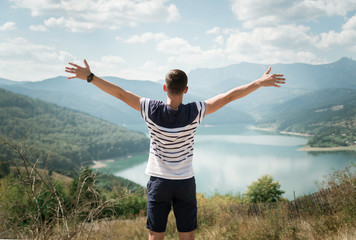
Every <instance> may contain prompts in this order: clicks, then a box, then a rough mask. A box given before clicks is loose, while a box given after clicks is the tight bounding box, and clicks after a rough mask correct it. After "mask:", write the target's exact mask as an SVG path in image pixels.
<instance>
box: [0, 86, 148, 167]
mask: <svg viewBox="0 0 356 240" xmlns="http://www.w3.org/2000/svg"><path fill="white" fill-rule="evenodd" d="M0 125H1V128H0V135H1V136H2V137H4V138H6V139H7V140H8V141H9V142H13V143H15V144H19V143H24V141H25V140H26V145H27V146H30V145H32V144H34V146H33V147H32V148H31V153H32V155H33V156H32V157H33V159H37V158H38V159H40V160H41V166H44V165H45V164H46V163H45V161H46V160H48V161H49V162H48V166H49V168H52V169H70V168H76V167H78V166H80V164H82V163H84V162H88V161H91V160H93V159H106V158H113V157H118V156H123V155H127V154H132V153H136V152H142V151H147V149H148V145H149V140H148V139H147V137H146V136H145V135H144V134H140V133H136V132H131V131H129V130H127V129H125V128H123V127H119V126H117V125H114V124H112V123H109V122H106V121H103V120H100V119H97V118H94V117H92V116H89V115H87V114H84V113H81V112H78V111H73V110H69V109H66V108H63V107H60V106H58V105H55V104H50V103H47V102H44V101H41V100H35V99H31V98H29V97H25V96H21V95H18V94H15V93H12V92H9V91H6V90H3V89H0ZM16 157H18V156H16V154H15V153H14V152H13V151H12V150H11V149H10V148H9V147H8V146H5V145H4V144H1V145H0V160H2V161H8V160H14V159H16Z"/></svg>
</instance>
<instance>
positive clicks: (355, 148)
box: [298, 145, 356, 152]
mask: <svg viewBox="0 0 356 240" xmlns="http://www.w3.org/2000/svg"><path fill="white" fill-rule="evenodd" d="M298 151H305V152H339V151H356V146H345V147H326V148H321V147H310V146H308V145H306V146H304V147H301V148H299V149H298Z"/></svg>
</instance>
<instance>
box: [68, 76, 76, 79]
mask: <svg viewBox="0 0 356 240" xmlns="http://www.w3.org/2000/svg"><path fill="white" fill-rule="evenodd" d="M73 78H77V77H76V76H72V77H67V79H73Z"/></svg>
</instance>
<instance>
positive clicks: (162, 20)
mask: <svg viewBox="0 0 356 240" xmlns="http://www.w3.org/2000/svg"><path fill="white" fill-rule="evenodd" d="M0 16H1V17H0V77H1V78H7V79H11V80H16V81H38V80H43V79H46V78H51V77H55V76H59V75H66V76H68V75H67V74H66V73H65V72H64V67H65V66H66V64H67V63H68V62H69V61H74V62H76V63H81V64H82V60H83V59H84V58H86V59H87V61H88V62H89V64H90V65H91V68H92V71H93V72H94V73H95V74H97V75H99V76H117V77H122V78H126V79H140V80H152V81H157V80H160V79H163V77H164V75H165V74H166V72H167V71H168V70H170V69H172V68H181V69H183V70H185V71H186V72H188V73H189V71H191V70H193V69H196V68H215V67H223V66H227V65H230V64H235V63H240V62H252V63H264V64H274V63H296V62H299V63H310V64H321V63H330V62H334V61H337V60H338V59H340V58H341V57H343V56H346V57H350V58H353V59H356V0H263V1H262V0H215V1H213V0H194V1H192V0H179V1H170V0H80V1H78V0H1V1H0Z"/></svg>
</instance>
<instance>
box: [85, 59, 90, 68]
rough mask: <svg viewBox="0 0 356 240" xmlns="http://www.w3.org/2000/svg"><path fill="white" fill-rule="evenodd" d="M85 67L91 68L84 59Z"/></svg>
mask: <svg viewBox="0 0 356 240" xmlns="http://www.w3.org/2000/svg"><path fill="white" fill-rule="evenodd" d="M84 65H85V67H86V68H89V64H88V63H87V60H86V59H84Z"/></svg>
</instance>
